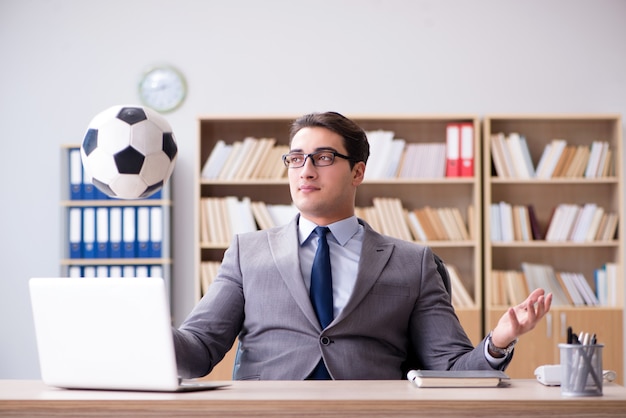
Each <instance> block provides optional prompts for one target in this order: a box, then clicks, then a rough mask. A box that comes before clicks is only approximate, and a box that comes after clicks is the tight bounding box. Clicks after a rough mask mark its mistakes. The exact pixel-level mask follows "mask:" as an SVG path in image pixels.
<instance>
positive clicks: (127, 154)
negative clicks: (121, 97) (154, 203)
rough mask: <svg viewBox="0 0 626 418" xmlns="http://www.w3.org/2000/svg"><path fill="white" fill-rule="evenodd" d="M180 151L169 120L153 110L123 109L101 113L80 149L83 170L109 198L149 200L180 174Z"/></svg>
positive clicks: (134, 107)
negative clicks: (177, 171)
mask: <svg viewBox="0 0 626 418" xmlns="http://www.w3.org/2000/svg"><path fill="white" fill-rule="evenodd" d="M177 153H178V147H177V145H176V139H175V138H174V133H173V132H172V128H171V127H170V124H169V123H168V122H167V120H166V119H165V118H164V117H163V116H161V115H160V114H159V113H157V112H156V111H155V110H152V109H150V108H148V107H144V106H137V105H118V106H113V107H110V108H108V109H106V110H104V111H103V112H101V113H99V114H97V115H96V116H95V117H94V118H93V119H92V120H91V122H90V123H89V126H88V128H87V133H86V134H85V137H84V139H83V143H82V145H81V147H80V155H81V158H82V162H83V168H84V170H85V172H86V174H87V177H88V178H89V179H90V180H91V181H92V183H93V184H94V185H95V186H96V187H97V188H98V189H99V190H100V191H102V192H103V193H105V194H106V195H107V196H110V197H113V198H118V199H143V198H146V197H149V196H150V195H152V194H154V193H156V192H157V191H158V190H160V189H161V188H162V187H163V186H164V185H165V183H166V182H167V180H168V179H169V178H170V176H171V175H172V171H174V165H175V163H176V155H177Z"/></svg>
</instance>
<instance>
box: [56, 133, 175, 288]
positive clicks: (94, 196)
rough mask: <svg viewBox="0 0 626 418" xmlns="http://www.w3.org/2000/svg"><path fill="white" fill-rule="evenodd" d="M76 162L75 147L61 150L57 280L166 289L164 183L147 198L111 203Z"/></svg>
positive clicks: (167, 241) (167, 190)
mask: <svg viewBox="0 0 626 418" xmlns="http://www.w3.org/2000/svg"><path fill="white" fill-rule="evenodd" d="M79 158H80V154H79V145H63V146H62V147H61V170H62V175H61V186H62V187H61V201H60V206H61V212H62V216H61V236H62V237H63V245H62V252H61V262H60V268H61V275H62V276H74V277H94V276H100V277H113V276H118V277H120V276H121V277H125V276H155V277H163V278H164V280H165V282H166V285H167V288H168V289H171V286H170V280H171V264H172V259H171V255H170V254H171V250H170V227H169V225H170V215H171V214H170V211H171V207H172V201H171V199H170V186H169V182H168V183H167V184H166V185H165V187H164V188H163V189H161V190H160V191H158V192H157V193H155V194H154V195H152V196H151V197H149V198H147V199H141V200H119V199H112V198H109V197H107V196H106V195H104V194H103V193H101V192H99V191H98V190H97V189H96V188H95V187H94V186H93V185H92V184H91V183H89V182H87V181H86V180H85V179H84V177H83V172H82V164H81V163H80V160H79Z"/></svg>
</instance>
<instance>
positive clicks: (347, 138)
mask: <svg viewBox="0 0 626 418" xmlns="http://www.w3.org/2000/svg"><path fill="white" fill-rule="evenodd" d="M313 127H318V128H326V129H328V130H330V131H333V132H334V133H336V134H338V135H340V136H341V137H342V138H343V144H344V146H345V147H346V150H347V151H348V156H349V157H350V158H352V160H351V161H350V167H354V163H355V162H357V161H363V162H364V163H366V164H367V159H368V157H369V155H370V145H369V142H367V135H366V134H365V131H364V130H363V129H362V128H361V127H360V126H359V125H357V124H356V123H355V122H354V121H352V120H350V119H348V118H347V117H345V116H343V115H341V114H339V113H337V112H324V113H309V114H308V115H304V116H300V117H299V118H298V119H296V120H295V121H293V123H292V124H291V130H290V131H289V143H291V140H292V139H293V137H294V136H295V135H296V133H298V131H299V130H300V129H302V128H313Z"/></svg>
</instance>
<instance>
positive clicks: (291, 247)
mask: <svg viewBox="0 0 626 418" xmlns="http://www.w3.org/2000/svg"><path fill="white" fill-rule="evenodd" d="M297 219H298V217H295V218H294V219H293V220H292V221H291V222H289V223H288V224H287V225H285V226H283V227H281V228H277V229H273V230H271V231H269V232H268V240H269V246H270V250H271V252H272V257H273V259H274V263H276V268H277V269H278V271H279V273H280V276H281V278H282V279H283V281H284V282H285V285H286V286H287V288H288V289H289V292H290V293H291V296H292V297H293V299H294V300H295V301H296V303H297V305H298V306H299V307H300V309H301V310H302V312H303V313H304V315H305V316H306V317H307V319H308V320H309V321H311V323H312V324H313V325H314V326H315V327H316V328H318V329H319V328H320V324H319V321H318V319H317V315H316V314H315V311H314V310H313V305H312V304H311V300H310V299H309V292H308V291H307V288H306V286H305V285H304V278H303V277H302V271H301V270H300V259H299V257H298V248H299V246H300V243H299V241H298V225H297Z"/></svg>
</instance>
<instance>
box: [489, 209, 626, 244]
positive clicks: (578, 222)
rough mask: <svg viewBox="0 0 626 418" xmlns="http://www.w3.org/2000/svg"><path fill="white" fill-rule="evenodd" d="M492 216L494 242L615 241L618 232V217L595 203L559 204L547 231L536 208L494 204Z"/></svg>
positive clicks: (492, 238) (491, 210)
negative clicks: (541, 225) (540, 221)
mask: <svg viewBox="0 0 626 418" xmlns="http://www.w3.org/2000/svg"><path fill="white" fill-rule="evenodd" d="M490 213H491V218H490V221H491V240H492V241H493V242H510V241H533V240H543V239H545V240H546V241H548V242H579V243H582V242H593V241H611V240H613V239H614V237H615V235H616V233H617V225H618V214H617V213H615V212H609V211H606V210H605V209H604V208H602V207H601V206H598V205H597V204H595V203H586V204H584V205H577V204H567V203H562V204H559V205H557V207H556V208H555V209H554V211H553V213H552V216H551V218H550V221H549V223H548V226H547V228H546V229H545V231H544V230H543V229H542V228H541V227H540V225H539V222H538V220H537V216H536V214H535V210H534V207H533V205H514V204H511V203H508V202H498V203H492V204H491V206H490Z"/></svg>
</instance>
